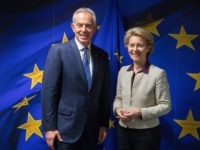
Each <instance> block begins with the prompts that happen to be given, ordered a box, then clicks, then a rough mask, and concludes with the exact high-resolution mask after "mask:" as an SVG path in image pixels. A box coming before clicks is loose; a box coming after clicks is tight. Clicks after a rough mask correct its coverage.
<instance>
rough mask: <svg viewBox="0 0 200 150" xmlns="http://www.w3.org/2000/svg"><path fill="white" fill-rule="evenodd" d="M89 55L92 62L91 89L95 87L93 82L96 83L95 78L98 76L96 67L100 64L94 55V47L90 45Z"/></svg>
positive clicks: (95, 54)
mask: <svg viewBox="0 0 200 150" xmlns="http://www.w3.org/2000/svg"><path fill="white" fill-rule="evenodd" d="M91 55H92V62H93V73H92V85H91V88H90V89H92V86H94V85H95V81H96V78H97V75H98V73H99V72H98V71H99V69H98V67H99V65H100V64H98V62H99V61H98V57H99V56H98V54H97V53H96V50H95V47H94V45H93V44H91Z"/></svg>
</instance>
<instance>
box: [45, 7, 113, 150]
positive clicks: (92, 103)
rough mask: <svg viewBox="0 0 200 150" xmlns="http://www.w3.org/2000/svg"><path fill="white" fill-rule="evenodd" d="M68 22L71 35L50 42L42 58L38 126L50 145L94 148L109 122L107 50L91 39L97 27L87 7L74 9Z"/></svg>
mask: <svg viewBox="0 0 200 150" xmlns="http://www.w3.org/2000/svg"><path fill="white" fill-rule="evenodd" d="M71 27H72V30H73V32H74V33H75V37H74V38H73V39H72V40H71V41H69V42H67V43H64V44H60V45H56V46H53V47H51V49H50V51H49V54H48V57H47V60H46V65H45V71H44V77H43V88H42V125H43V127H44V131H45V132H46V134H45V138H46V141H47V144H48V145H49V147H50V148H51V149H58V150H95V149H96V146H97V143H101V142H103V140H104V139H105V137H106V128H107V127H108V122H109V121H108V120H109V106H108V105H109V101H108V99H109V89H110V85H109V83H110V79H109V76H110V75H109V61H108V55H107V53H106V52H105V51H103V50H102V49H100V48H98V47H96V46H95V45H93V44H92V43H91V39H92V36H93V34H94V33H95V31H96V16H95V13H94V12H93V11H92V10H91V9H89V8H80V9H78V10H76V11H75V12H74V15H73V22H72V24H71ZM102 38H103V37H102ZM85 49H87V50H85ZM85 52H86V53H85ZM84 55H85V56H84ZM85 58H86V59H87V61H86V62H87V65H88V69H85V64H84V62H83V61H84V59H85ZM88 80H89V81H88ZM88 82H89V83H88Z"/></svg>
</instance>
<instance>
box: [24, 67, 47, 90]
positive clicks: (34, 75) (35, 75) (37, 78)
mask: <svg viewBox="0 0 200 150" xmlns="http://www.w3.org/2000/svg"><path fill="white" fill-rule="evenodd" d="M24 76H26V77H28V78H30V79H31V80H32V82H31V89H32V88H33V87H34V86H35V85H36V84H37V83H42V78H43V70H39V68H38V66H37V65H36V64H35V66H34V69H33V72H31V73H26V74H24Z"/></svg>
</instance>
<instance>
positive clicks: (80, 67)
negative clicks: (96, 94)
mask: <svg viewBox="0 0 200 150" xmlns="http://www.w3.org/2000/svg"><path fill="white" fill-rule="evenodd" d="M70 43H71V47H72V48H71V49H72V53H73V55H74V61H75V62H77V63H76V64H77V70H78V71H79V72H80V76H81V79H82V80H83V82H84V85H85V86H86V87H87V80H86V76H85V71H84V68H83V63H82V60H81V56H80V53H79V49H78V47H77V45H76V43H75V41H74V39H72V40H71V41H70ZM71 67H75V66H71Z"/></svg>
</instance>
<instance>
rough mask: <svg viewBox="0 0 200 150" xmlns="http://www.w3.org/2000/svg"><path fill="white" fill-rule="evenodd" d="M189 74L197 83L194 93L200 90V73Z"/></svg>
mask: <svg viewBox="0 0 200 150" xmlns="http://www.w3.org/2000/svg"><path fill="white" fill-rule="evenodd" d="M187 74H188V75H189V76H190V77H192V78H193V79H195V80H196V81H197V82H196V85H195V88H194V91H196V90H198V89H200V73H187Z"/></svg>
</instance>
